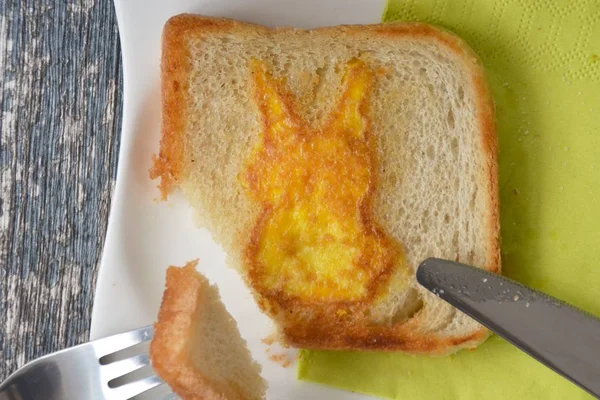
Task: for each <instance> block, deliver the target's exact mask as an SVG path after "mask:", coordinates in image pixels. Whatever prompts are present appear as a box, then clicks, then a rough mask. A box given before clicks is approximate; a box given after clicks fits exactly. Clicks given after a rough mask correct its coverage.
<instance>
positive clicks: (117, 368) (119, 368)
mask: <svg viewBox="0 0 600 400" xmlns="http://www.w3.org/2000/svg"><path fill="white" fill-rule="evenodd" d="M148 364H150V357H148V355H147V354H140V355H137V356H134V357H129V358H127V359H125V360H121V361H116V362H113V363H111V364H107V365H101V366H100V371H101V374H102V376H103V377H104V379H105V380H106V381H110V380H112V379H114V378H118V377H120V376H123V375H127V374H129V373H130V372H133V371H135V370H138V369H140V368H142V367H145V366H146V365H148Z"/></svg>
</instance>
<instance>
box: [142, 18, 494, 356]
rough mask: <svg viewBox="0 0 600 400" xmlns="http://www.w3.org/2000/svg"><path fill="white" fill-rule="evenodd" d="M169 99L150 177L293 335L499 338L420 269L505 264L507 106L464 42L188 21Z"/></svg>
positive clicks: (444, 348)
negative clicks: (192, 213)
mask: <svg viewBox="0 0 600 400" xmlns="http://www.w3.org/2000/svg"><path fill="white" fill-rule="evenodd" d="M162 102H163V106H162V109H163V127H162V140H161V148H160V154H159V156H158V157H157V158H156V159H155V160H154V168H153V169H152V171H151V176H152V177H153V178H160V180H161V183H160V188H161V191H162V194H163V196H164V197H166V196H167V195H168V194H169V193H170V192H171V191H172V190H174V189H179V190H181V191H182V192H183V194H184V196H185V197H186V198H187V199H188V201H189V203H190V204H191V205H192V206H193V207H194V209H195V210H196V212H197V215H198V218H199V223H200V224H201V225H202V226H205V227H207V228H208V229H209V230H210V231H211V232H212V234H213V236H214V238H215V239H216V240H217V241H218V242H219V243H220V244H221V245H223V247H224V248H225V250H226V252H227V254H228V262H229V263H230V264H231V265H232V266H234V267H236V268H237V269H238V270H239V271H240V273H241V274H242V275H243V276H244V278H245V280H246V282H247V284H248V285H249V286H250V287H251V288H252V290H253V293H254V296H255V299H256V301H257V302H258V304H259V305H260V307H261V308H262V309H263V310H264V311H265V312H266V313H267V314H268V315H270V316H271V317H272V318H273V319H274V320H275V322H276V324H277V326H278V328H279V331H280V334H281V337H282V338H283V340H285V341H286V342H287V343H288V344H290V345H293V346H297V347H304V348H322V349H380V350H402V351H406V352H414V353H429V354H448V353H451V352H454V351H456V350H458V349H460V348H465V347H468V348H471V347H474V346H476V345H478V344H479V343H481V342H482V341H483V340H485V338H486V337H487V336H488V331H487V330H486V329H484V328H483V327H481V326H480V325H479V324H477V323H476V322H474V321H473V320H471V319H470V318H468V317H467V316H465V315H464V314H462V313H460V312H458V311H457V310H455V309H454V308H453V307H451V306H450V305H448V304H446V303H444V302H443V301H441V300H439V299H438V298H436V296H434V295H432V294H430V293H428V292H427V291H426V290H424V289H423V288H421V287H420V286H419V285H418V284H417V282H416V280H415V275H414V271H415V269H416V267H417V266H418V264H419V263H420V262H421V261H423V260H424V259H426V258H427V257H439V258H446V259H453V260H458V261H461V262H463V263H468V264H472V265H475V266H478V267H481V268H485V269H487V270H489V271H494V272H499V271H500V256H499V222H498V193H497V191H498V187H497V185H498V183H497V161H496V134H495V127H494V113H493V104H492V100H491V97H490V93H489V91H488V88H487V85H486V81H485V78H484V74H483V69H482V66H481V65H480V62H479V60H478V58H477V57H476V55H475V54H474V53H473V52H472V51H471V50H470V49H469V48H468V46H467V45H466V44H465V43H464V42H463V41H462V40H460V39H459V38H458V37H456V36H455V35H453V34H451V33H448V32H446V31H443V30H441V29H438V28H436V27H433V26H430V25H425V24H419V23H393V24H383V25H370V26H339V27H331V28H320V29H315V30H300V29H292V28H278V29H270V28H266V27H263V26H257V25H252V24H248V23H243V22H238V21H232V20H227V19H217V18H208V17H202V16H193V15H181V16H177V17H174V18H172V19H171V20H170V21H168V23H167V24H166V26H165V30H164V33H163V55H162Z"/></svg>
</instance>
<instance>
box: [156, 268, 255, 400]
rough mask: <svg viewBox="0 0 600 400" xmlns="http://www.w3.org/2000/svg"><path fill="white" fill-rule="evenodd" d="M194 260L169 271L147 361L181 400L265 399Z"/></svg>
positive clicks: (214, 293) (215, 293)
mask: <svg viewBox="0 0 600 400" xmlns="http://www.w3.org/2000/svg"><path fill="white" fill-rule="evenodd" d="M197 263H198V262H197V261H193V262H190V263H188V264H187V265H186V266H185V267H182V268H178V267H169V269H168V270H167V281H166V289H165V292H164V294H163V299H162V304H161V306H160V311H159V313H158V322H156V324H155V325H154V339H153V340H152V342H151V344H150V359H151V362H152V366H153V367H154V370H155V371H156V373H157V374H158V375H159V376H160V377H161V378H162V379H163V380H164V381H165V382H167V383H168V384H169V386H171V388H172V389H173V391H174V392H175V393H177V395H179V396H180V397H181V398H182V399H183V400H201V399H202V400H206V399H215V400H217V399H219V400H249V399H263V398H265V390H266V383H265V381H264V380H263V379H262V378H261V376H260V366H259V365H258V364H257V363H256V362H254V361H253V360H252V358H251V356H250V352H249V351H248V349H247V348H246V343H245V342H244V340H243V339H242V338H241V337H240V334H239V332H238V330H237V326H236V323H235V321H234V320H233V318H231V316H230V315H229V313H228V312H227V310H226V309H225V307H224V305H223V304H222V303H221V300H220V298H219V293H218V291H217V289H216V288H215V287H214V286H211V285H210V284H209V283H208V281H207V280H206V278H204V277H203V276H202V275H200V273H198V272H196V265H197Z"/></svg>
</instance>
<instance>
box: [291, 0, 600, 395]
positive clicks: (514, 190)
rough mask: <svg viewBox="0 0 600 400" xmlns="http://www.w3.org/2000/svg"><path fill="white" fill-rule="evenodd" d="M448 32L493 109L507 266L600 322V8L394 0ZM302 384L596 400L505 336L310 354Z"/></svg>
mask: <svg viewBox="0 0 600 400" xmlns="http://www.w3.org/2000/svg"><path fill="white" fill-rule="evenodd" d="M383 20H384V21H393V20H406V21H424V22H429V23H434V24H437V25H440V26H443V27H446V28H448V29H450V30H452V31H454V32H456V33H457V34H458V35H460V36H461V37H462V38H464V39H465V40H466V41H467V42H468V43H469V44H470V45H471V46H472V47H473V49H474V50H475V51H476V52H477V53H478V54H479V55H480V57H481V59H482V60H483V64H484V65H485V68H486V72H487V75H488V80H489V82H490V85H491V87H492V91H493V95H494V100H495V102H496V118H497V122H498V135H499V147H500V154H499V163H500V199H501V223H502V267H503V270H504V273H505V274H506V275H507V276H509V277H511V278H514V279H517V280H519V281H521V282H523V283H525V284H527V285H530V286H533V287H535V288H538V289H540V290H543V291H546V292H548V293H550V294H552V295H555V296H557V297H560V298H562V299H564V300H566V301H568V302H571V303H573V304H575V305H577V306H579V307H581V308H583V309H586V310H588V311H590V312H592V313H594V314H597V315H600V296H599V294H600V174H599V173H600V1H598V0H577V1H576V0H571V1H567V0H564V1H559V0H546V1H544V0H538V1H535V0H527V1H522V0H465V1H461V0H414V1H413V0H405V1H402V0H391V1H390V2H389V4H388V7H387V10H386V11H385V13H384V16H383ZM298 376H299V378H300V379H304V380H308V381H313V382H319V383H324V384H328V385H333V386H337V387H340V388H344V389H348V390H352V391H356V392H362V393H368V394H372V395H376V396H381V397H387V398H391V399H410V400H415V399H417V400H418V399H435V400H438V399H448V400H456V399H461V400H470V399H492V400H493V399H499V400H500V399H502V400H504V399H544V400H546V399H560V400H563V399H569V400H572V399H589V398H591V396H589V395H587V394H586V393H584V392H583V391H582V390H580V389H578V388H577V387H576V386H575V385H573V384H571V383H569V382H568V381H567V380H565V379H563V378H561V377H559V376H558V375H557V374H555V373H554V372H552V371H550V370H548V369H546V368H545V367H543V366H541V365H540V364H539V363H537V362H536V361H534V360H533V359H531V358H530V357H529V356H527V355H525V354H523V353H521V352H520V351H519V350H517V349H515V348H513V347H512V346H511V345H509V344H508V343H506V342H505V341H503V340H502V339H500V338H498V337H492V338H491V339H490V340H488V341H487V342H486V343H485V344H483V345H482V346H481V347H480V348H478V349H477V350H476V351H461V352H459V353H458V354H456V355H453V356H450V357H445V358H428V357H424V356H409V355H404V354H397V353H393V354H391V353H390V354H385V353H367V352H327V351H303V352H302V354H301V359H300V363H299V368H298Z"/></svg>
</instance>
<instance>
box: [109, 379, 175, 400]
mask: <svg viewBox="0 0 600 400" xmlns="http://www.w3.org/2000/svg"><path fill="white" fill-rule="evenodd" d="M163 383H164V382H163V381H162V379H160V378H159V377H158V376H156V375H152V376H148V377H146V378H143V379H139V380H137V381H133V382H131V383H127V384H125V385H122V386H119V387H116V388H112V389H110V390H109V393H110V395H111V398H113V397H112V396H114V398H115V399H131V398H132V397H135V396H138V395H140V394H142V393H144V392H146V391H148V390H150V389H152V388H155V387H156V386H158V385H161V384H163Z"/></svg>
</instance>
